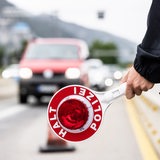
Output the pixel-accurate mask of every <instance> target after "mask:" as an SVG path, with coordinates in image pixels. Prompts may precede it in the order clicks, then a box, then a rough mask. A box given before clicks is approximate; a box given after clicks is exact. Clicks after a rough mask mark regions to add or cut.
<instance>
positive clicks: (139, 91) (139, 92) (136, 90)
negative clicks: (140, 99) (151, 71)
mask: <svg viewBox="0 0 160 160" xmlns="http://www.w3.org/2000/svg"><path fill="white" fill-rule="evenodd" d="M134 93H135V94H136V95H137V96H140V95H141V94H142V90H141V89H134Z"/></svg>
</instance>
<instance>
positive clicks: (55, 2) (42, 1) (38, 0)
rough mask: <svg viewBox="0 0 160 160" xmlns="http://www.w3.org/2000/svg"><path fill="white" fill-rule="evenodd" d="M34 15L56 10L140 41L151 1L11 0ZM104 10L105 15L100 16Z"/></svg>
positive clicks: (79, 21) (62, 15)
mask: <svg viewBox="0 0 160 160" xmlns="http://www.w3.org/2000/svg"><path fill="white" fill-rule="evenodd" d="M8 1H10V2H12V3H14V4H15V5H17V6H18V7H19V8H22V9H25V10H27V11H30V12H32V13H34V14H40V13H57V15H58V16H59V18H61V19H63V20H65V21H69V22H74V23H77V24H80V25H83V26H86V27H89V28H95V29H101V30H104V31H107V32H110V33H112V34H115V35H118V36H121V37H124V38H127V39H129V40H132V41H134V42H136V43H140V42H141V40H142V38H143V36H144V34H145V31H146V21H147V15H148V11H149V8H150V5H151V2H152V0H31V1H30V0H8ZM99 10H104V11H105V18H104V19H103V20H100V19H97V11H99Z"/></svg>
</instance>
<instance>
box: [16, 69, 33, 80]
mask: <svg viewBox="0 0 160 160" xmlns="http://www.w3.org/2000/svg"><path fill="white" fill-rule="evenodd" d="M32 75H33V73H32V70H31V69H30V68H21V69H20V71H19V76H20V78H22V79H30V78H31V77H32Z"/></svg>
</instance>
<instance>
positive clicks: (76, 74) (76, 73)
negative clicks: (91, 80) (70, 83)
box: [65, 68, 80, 79]
mask: <svg viewBox="0 0 160 160" xmlns="http://www.w3.org/2000/svg"><path fill="white" fill-rule="evenodd" d="M65 77H66V78H68V79H78V78H80V70H79V69H78V68H68V69H67V70H66V72H65Z"/></svg>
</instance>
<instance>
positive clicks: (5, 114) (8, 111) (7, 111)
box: [0, 106, 27, 120]
mask: <svg viewBox="0 0 160 160" xmlns="http://www.w3.org/2000/svg"><path fill="white" fill-rule="evenodd" d="M25 109H27V108H25V107H24V106H15V107H12V108H8V109H5V110H2V111H0V120H2V119H4V118H7V117H10V116H12V115H15V114H17V113H19V112H22V111H24V110H25Z"/></svg>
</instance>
